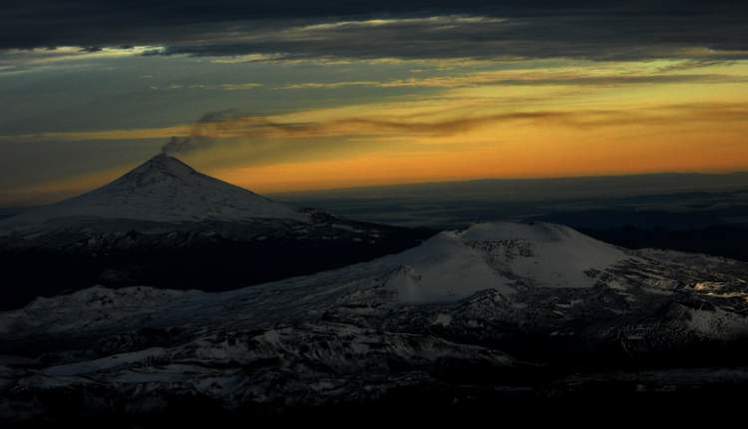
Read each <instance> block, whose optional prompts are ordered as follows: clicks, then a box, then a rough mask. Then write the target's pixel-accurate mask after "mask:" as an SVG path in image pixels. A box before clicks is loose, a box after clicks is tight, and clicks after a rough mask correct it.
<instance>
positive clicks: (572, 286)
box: [0, 223, 748, 427]
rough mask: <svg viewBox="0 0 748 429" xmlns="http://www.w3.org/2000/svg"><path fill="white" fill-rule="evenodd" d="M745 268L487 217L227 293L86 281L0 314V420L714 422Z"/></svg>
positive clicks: (740, 366) (742, 340)
mask: <svg viewBox="0 0 748 429" xmlns="http://www.w3.org/2000/svg"><path fill="white" fill-rule="evenodd" d="M747 274H748V267H747V266H746V264H745V263H742V262H738V261H733V260H729V259H723V258H715V257H709V256H704V255H698V254H685V253H679V252H672V251H657V250H641V251H631V250H626V249H622V248H618V247H616V246H611V245H608V244H606V243H602V242H599V241H597V240H594V239H592V238H590V237H587V236H584V235H582V234H580V233H578V232H576V231H574V230H571V229H569V228H566V227H562V226H558V225H550V224H512V223H498V224H480V225H475V226H473V227H471V228H469V229H467V230H464V231H452V232H443V233H440V234H438V235H436V236H435V237H432V238H430V239H429V240H427V241H426V242H424V243H423V244H421V245H419V246H417V247H415V248H412V249H409V250H406V251H404V252H401V253H399V254H396V255H391V256H387V257H384V258H380V259H377V260H374V261H371V262H368V263H364V264H358V265H354V266H350V267H346V268H342V269H338V270H332V271H327V272H323V273H319V274H315V275H309V276H304V277H297V278H293V279H288V280H284V281H279V282H275V283H268V284H263V285H258V286H253V287H248V288H244V289H239V290H233V291H226V292H220V293H206V292H201V291H175V290H165V289H155V288H149V287H128V288H121V289H110V288H103V287H96V288H90V289H86V290H81V291H78V292H76V293H73V294H69V295H64V296H58V297H55V298H48V299H38V300H35V301H34V302H33V303H31V304H30V305H28V306H26V307H24V308H22V309H19V310H14V311H7V312H3V313H0V416H2V418H3V419H5V420H6V421H8V424H9V425H10V424H12V425H21V426H23V425H27V426H35V425H39V424H44V423H48V424H50V425H53V426H55V425H60V424H63V423H66V424H76V425H91V426H96V425H106V426H109V425H115V426H117V425H120V426H123V427H160V425H164V424H166V425H172V424H176V423H179V424H182V425H185V426H190V427H193V425H197V426H200V425H202V426H204V425H207V424H218V425H220V426H231V425H235V426H240V425H246V424H247V422H253V423H257V422H261V421H265V420H269V421H270V422H271V423H277V422H279V421H283V420H296V421H301V422H302V423H309V422H311V421H312V420H315V419H317V420H325V421H329V419H331V418H336V419H343V421H348V422H353V423H352V424H359V423H358V422H361V421H364V422H366V423H370V422H374V421H391V419H408V420H409V421H416V422H419V421H420V422H424V421H432V420H442V419H448V418H463V419H464V418H465V416H468V417H475V416H489V417H491V418H494V419H510V418H524V419H525V421H529V420H533V419H535V420H536V419H546V418H551V419H553V418H561V417H562V416H566V417H567V418H579V416H586V417H590V416H594V415H597V414H599V413H602V414H604V418H606V419H608V421H609V420H610V419H612V418H615V420H616V421H619V420H620V419H622V418H624V417H626V416H632V415H634V416H646V415H647V414H646V413H648V412H650V413H651V412H657V413H659V414H665V415H667V416H669V418H670V419H671V421H673V420H679V419H690V416H691V414H692V413H696V412H697V411H699V410H704V409H705V407H706V408H707V409H709V410H710V412H712V413H714V412H715V411H714V409H715V407H716V409H719V410H720V413H719V415H720V416H721V415H724V414H725V413H729V412H730V411H735V410H737V409H739V408H736V407H739V404H738V403H737V402H736V401H738V400H740V398H742V396H743V395H742V394H741V392H744V389H745V388H747V387H748V369H747V368H748V367H747V366H746V362H748V289H747V288H746V278H747ZM671 413H672V416H671V415H670V414H671ZM331 416H332V417H331ZM402 416H404V417H402ZM502 421H504V420H502ZM713 421H714V420H713ZM361 424H363V423H361Z"/></svg>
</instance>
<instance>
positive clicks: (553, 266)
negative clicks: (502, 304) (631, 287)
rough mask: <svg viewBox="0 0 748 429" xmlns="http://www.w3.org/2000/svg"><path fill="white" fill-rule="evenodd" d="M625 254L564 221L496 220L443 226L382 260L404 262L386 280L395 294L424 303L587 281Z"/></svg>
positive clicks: (583, 284) (593, 280) (588, 284)
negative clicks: (450, 227)
mask: <svg viewBox="0 0 748 429" xmlns="http://www.w3.org/2000/svg"><path fill="white" fill-rule="evenodd" d="M627 259H635V257H633V256H632V255H627V254H626V253H625V252H624V251H623V250H621V249H619V248H617V247H615V246H612V245H609V244H606V243H603V242H600V241H597V240H595V239H593V238H591V237H588V236H586V235H584V234H580V233H579V232H577V231H574V230H573V229H571V228H568V227H564V226H561V225H551V224H544V223H535V224H518V223H509V222H499V223H484V224H477V225H473V226H471V227H470V228H468V229H467V230H465V231H461V232H443V233H441V234H439V235H437V236H435V237H433V238H431V239H430V240H428V241H426V242H425V243H424V244H422V245H421V246H418V247H416V248H414V249H411V250H408V251H406V252H404V253H402V254H400V255H397V256H393V257H390V258H386V262H387V263H390V264H395V265H402V266H403V267H404V269H403V270H402V271H400V272H398V274H397V275H395V276H394V277H393V279H392V280H391V287H393V288H395V289H396V290H397V291H398V293H399V296H400V299H401V300H402V301H403V302H410V303H427V302H443V301H454V300H459V299H462V298H465V297H467V296H470V295H472V294H474V293H475V292H478V291H480V290H485V289H496V290H499V291H501V292H502V293H505V294H511V293H513V292H514V290H515V288H516V287H518V286H523V285H525V286H537V287H571V288H574V287H580V288H583V287H592V286H594V285H595V284H596V283H597V280H596V273H600V272H604V271H606V270H608V269H611V268H613V267H615V266H616V265H617V264H619V263H622V262H623V261H626V260H627Z"/></svg>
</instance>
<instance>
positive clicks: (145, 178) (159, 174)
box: [112, 153, 200, 186]
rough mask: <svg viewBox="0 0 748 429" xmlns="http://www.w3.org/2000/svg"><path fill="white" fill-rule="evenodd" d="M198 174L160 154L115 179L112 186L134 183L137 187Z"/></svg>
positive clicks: (180, 162) (179, 162)
mask: <svg viewBox="0 0 748 429" xmlns="http://www.w3.org/2000/svg"><path fill="white" fill-rule="evenodd" d="M198 174H200V173H198V172H197V171H195V169H193V168H192V167H190V166H189V165H187V164H185V163H184V162H182V161H180V160H179V159H177V158H175V157H173V156H171V155H167V154H165V153H160V154H158V155H156V156H154V157H153V158H151V159H149V160H148V161H146V162H144V163H143V164H140V165H139V166H138V167H136V168H135V169H133V170H132V171H130V172H129V173H127V174H125V175H124V176H122V177H121V178H119V179H117V180H116V181H115V182H113V183H112V185H120V184H122V183H130V182H134V184H135V185H137V186H144V185H147V184H149V183H155V182H159V181H161V180H169V179H170V178H171V179H182V180H186V179H188V178H190V177H192V176H194V175H198Z"/></svg>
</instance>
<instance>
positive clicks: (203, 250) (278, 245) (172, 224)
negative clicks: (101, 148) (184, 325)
mask: <svg viewBox="0 0 748 429" xmlns="http://www.w3.org/2000/svg"><path fill="white" fill-rule="evenodd" d="M433 233H434V232H433V231H426V230H414V229H408V228H399V227H392V226H387V225H377V224H372V223H366V222H357V221H353V220H349V219H341V218H338V217H335V216H333V215H331V214H328V213H325V212H320V211H317V210H314V209H308V208H295V207H292V206H290V205H286V204H283V203H280V202H275V201H272V200H270V199H268V198H265V197H263V196H260V195H257V194H255V193H253V192H250V191H248V190H246V189H242V188H240V187H237V186H234V185H231V184H228V183H225V182H222V181H220V180H218V179H214V178H212V177H209V176H206V175H204V174H201V173H199V172H197V171H195V170H194V169H192V168H191V167H189V166H188V165H186V164H184V163H183V162H181V161H179V160H178V159H176V158H173V157H171V156H168V155H164V154H162V155H158V156H155V157H154V158H152V159H150V160H149V161H147V162H145V163H144V164H142V165H140V166H139V167H137V168H135V169H134V170H132V171H130V172H129V173H127V174H125V175H124V176H122V177H120V178H119V179H117V180H115V181H114V182H112V183H110V184H108V185H106V186H104V187H102V188H99V189H96V190H94V191H91V192H88V193H86V194H83V195H81V196H78V197H74V198H70V199H68V200H65V201H62V202H60V203H57V204H53V205H50V206H47V207H42V208H39V209H36V210H32V211H29V212H25V213H22V214H20V215H18V216H15V217H11V218H7V219H5V220H3V221H0V261H2V262H0V269H2V271H3V272H4V273H5V274H6V276H7V277H10V278H23V279H24V287H23V288H14V289H9V290H6V291H0V308H14V307H15V306H19V305H23V304H25V303H27V302H29V300H31V299H33V298H35V297H37V296H51V295H54V294H57V293H59V292H61V291H67V290H79V289H84V288H87V287H91V286H94V285H105V286H116V287H125V286H137V285H149V286H156V287H162V288H170V289H201V290H211V291H215V290H227V289H232V288H237V287H243V286H247V285H252V284H257V283H260V282H267V281H271V280H280V279H283V278H287V277H290V276H295V275H301V274H309V273H314V272H318V271H321V270H325V269H331V268H338V267H342V266H345V265H348V264H352V263H356V262H362V261H368V260H371V259H374V258H377V257H380V256H383V255H387V254H391V253H395V252H399V251H401V250H404V249H407V248H410V247H412V246H414V245H416V244H418V243H419V242H421V240H423V239H425V238H427V237H428V236H430V235H432V234H433ZM39 266H46V269H44V270H39V269H38V267H39Z"/></svg>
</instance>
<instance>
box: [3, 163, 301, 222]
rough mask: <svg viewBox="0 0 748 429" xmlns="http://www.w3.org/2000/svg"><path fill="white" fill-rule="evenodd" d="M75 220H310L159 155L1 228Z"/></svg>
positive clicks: (282, 205) (278, 204) (266, 199)
mask: <svg viewBox="0 0 748 429" xmlns="http://www.w3.org/2000/svg"><path fill="white" fill-rule="evenodd" d="M76 218H77V219H80V218H89V219H91V218H92V219H96V218H99V219H127V220H137V221H150V222H197V221H205V220H218V221H250V220H254V219H291V220H295V221H307V220H308V215H306V214H304V213H302V212H300V211H299V210H298V209H296V208H294V207H291V206H288V205H285V204H281V203H277V202H274V201H272V200H270V199H268V198H265V197H262V196H260V195H257V194H255V193H253V192H251V191H248V190H246V189H243V188H240V187H238V186H234V185H231V184H229V183H226V182H223V181H221V180H218V179H215V178H213V177H210V176H206V175H204V174H202V173H199V172H197V171H195V170H194V169H192V167H190V166H188V165H187V164H185V163H183V162H182V161H180V160H178V159H177V158H174V157H171V156H169V155H165V154H160V155H157V156H155V157H153V158H151V159H150V160H148V161H147V162H145V163H143V164H142V165H140V166H138V167H137V168H135V169H134V170H132V171H130V172H129V173H127V174H125V175H124V176H122V177H120V178H119V179H117V180H115V181H114V182H112V183H110V184H108V185H106V186H104V187H101V188H99V189H96V190H93V191H91V192H88V193H86V194H83V195H80V196H78V197H74V198H70V199H68V200H65V201H62V202H60V203H57V204H53V205H50V206H47V207H43V208H40V209H37V210H33V211H31V212H28V213H24V214H22V215H20V216H16V217H14V218H11V219H8V220H6V221H5V222H3V223H0V229H2V228H3V227H10V228H17V227H29V226H33V225H39V224H40V223H44V222H50V221H55V220H58V221H59V220H63V219H76Z"/></svg>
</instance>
